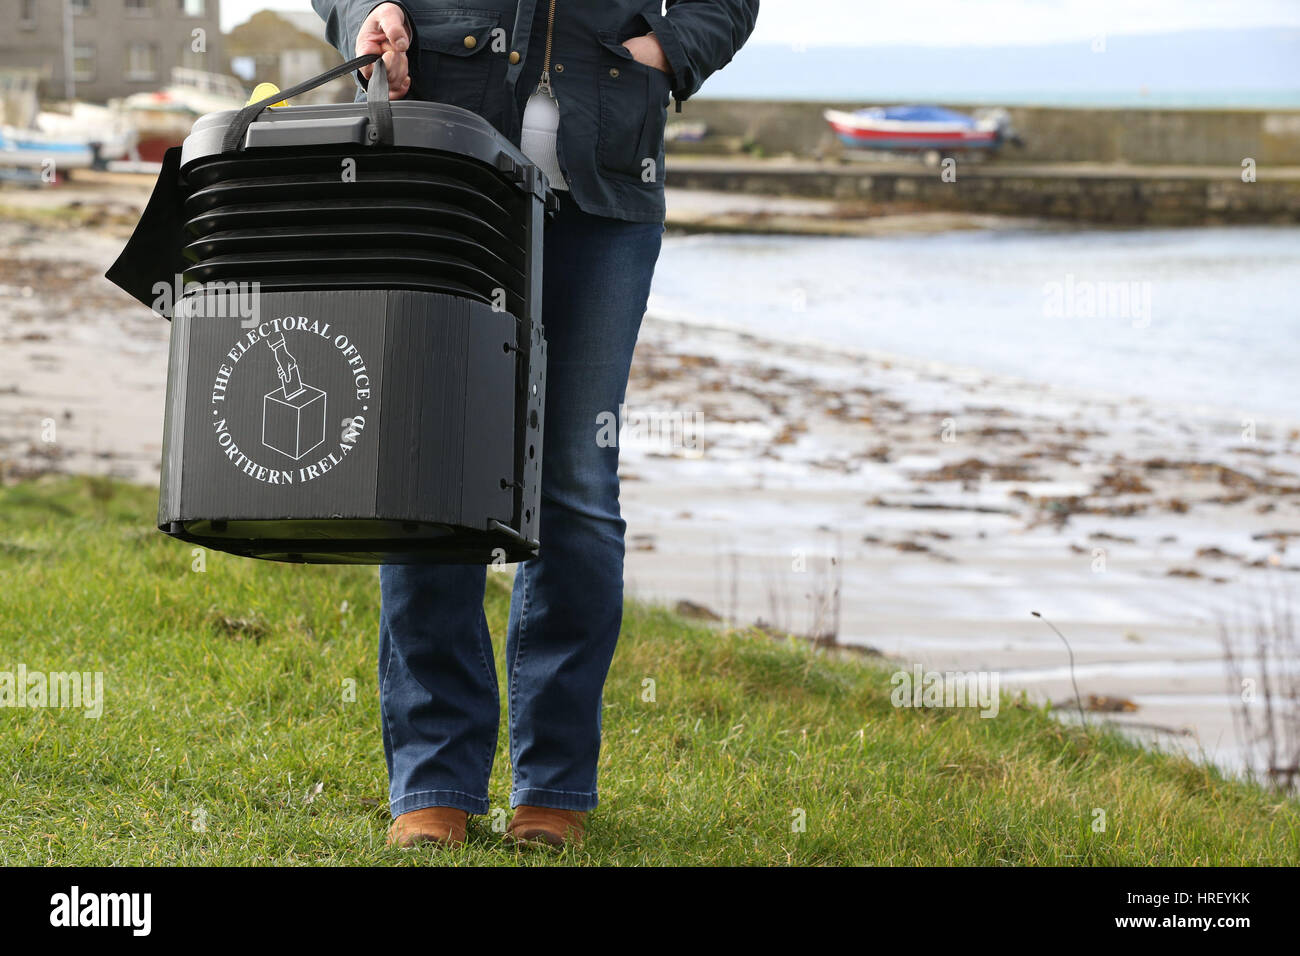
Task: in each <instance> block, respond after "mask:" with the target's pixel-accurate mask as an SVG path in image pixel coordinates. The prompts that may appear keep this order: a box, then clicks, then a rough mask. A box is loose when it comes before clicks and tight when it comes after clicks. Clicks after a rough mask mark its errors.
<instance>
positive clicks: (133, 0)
mask: <svg viewBox="0 0 1300 956" xmlns="http://www.w3.org/2000/svg"><path fill="white" fill-rule="evenodd" d="M126 12H127V13H128V14H130V15H131V16H136V17H141V16H148V15H149V14H150V13H153V0H126Z"/></svg>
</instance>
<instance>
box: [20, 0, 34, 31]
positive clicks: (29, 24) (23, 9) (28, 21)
mask: <svg viewBox="0 0 1300 956" xmlns="http://www.w3.org/2000/svg"><path fill="white" fill-rule="evenodd" d="M18 24H19V26H21V27H22V28H23V29H24V30H34V29H35V28H36V0H22V2H21V3H20V4H18Z"/></svg>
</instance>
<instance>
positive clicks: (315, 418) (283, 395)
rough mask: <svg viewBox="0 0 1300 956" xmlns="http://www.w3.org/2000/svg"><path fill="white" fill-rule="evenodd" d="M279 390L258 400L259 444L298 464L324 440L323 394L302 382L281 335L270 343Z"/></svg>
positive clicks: (324, 397) (270, 392) (294, 361)
mask: <svg viewBox="0 0 1300 956" xmlns="http://www.w3.org/2000/svg"><path fill="white" fill-rule="evenodd" d="M270 346H271V352H272V353H273V354H274V356H275V368H276V374H277V375H278V376H279V379H280V387H279V388H278V389H273V390H272V391H269V392H267V393H266V396H265V397H264V398H263V399H262V444H263V445H265V446H266V447H267V448H270V449H271V450H272V451H278V452H279V453H280V454H282V455H285V456H286V457H288V458H292V459H293V460H294V461H298V460H299V459H300V458H302V457H303V456H304V455H306V454H307V453H308V452H310V451H312V450H313V449H314V448H316V447H317V446H318V445H320V444H321V442H323V441H324V440H325V399H326V396H325V393H324V392H323V391H322V390H321V389H319V388H315V387H314V386H311V385H307V384H305V383H304V382H303V380H302V376H301V374H300V373H299V371H298V361H297V359H295V358H294V357H293V353H292V352H290V351H289V346H288V345H287V344H286V343H285V341H284V336H283V335H281V336H280V337H279V338H278V339H275V340H274V341H271V342H270Z"/></svg>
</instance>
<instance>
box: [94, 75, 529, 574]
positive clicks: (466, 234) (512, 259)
mask: <svg viewBox="0 0 1300 956" xmlns="http://www.w3.org/2000/svg"><path fill="white" fill-rule="evenodd" d="M355 62H356V61H354V64H352V65H353V66H354V65H355ZM372 86H373V84H372ZM288 92H289V91H286V95H287V93H288ZM553 202H554V197H553V194H552V193H550V191H549V189H548V188H547V184H546V181H545V177H544V175H543V174H542V173H541V172H540V170H538V169H537V168H536V167H535V166H534V165H533V164H532V163H531V162H529V161H528V160H527V159H526V158H525V157H524V156H523V154H522V153H520V152H519V150H518V149H516V148H515V147H514V146H513V145H512V144H511V143H510V142H509V141H508V140H506V139H505V138H504V137H502V136H501V135H500V134H499V133H498V132H497V131H496V130H494V129H493V128H492V127H491V126H490V125H489V124H487V123H486V122H485V121H484V120H482V119H481V118H479V117H478V116H476V115H474V114H472V113H469V112H467V111H465V110H462V109H458V108H456V107H452V106H447V105H443V104H438V103H428V102H393V103H388V102H387V101H386V100H385V99H382V98H380V99H379V100H378V102H376V100H375V98H373V97H372V101H371V102H369V103H358V104H332V105H322V106H289V107H280V108H269V109H268V108H264V107H261V108H259V107H253V108H249V109H245V110H243V111H231V112H226V113H214V114H210V115H207V116H204V117H202V118H200V119H199V120H198V121H197V122H196V123H195V125H194V127H193V130H192V131H191V133H190V135H189V137H188V138H187V139H186V140H185V143H184V146H183V147H181V148H180V149H179V150H178V151H173V153H172V154H169V156H168V162H167V163H165V164H164V170H163V174H162V176H160V179H159V185H158V187H157V188H156V190H155V194H154V197H153V198H152V199H151V201H150V205H149V208H148V209H147V210H146V212H145V216H144V218H143V219H142V221H141V224H140V226H139V227H138V228H137V231H136V234H135V235H134V236H133V237H132V241H131V244H130V245H128V247H127V250H126V251H125V252H124V253H123V256H122V257H121V258H120V259H119V261H118V263H117V264H115V265H114V267H113V269H112V270H110V272H109V278H110V279H112V280H113V281H115V282H117V283H118V284H119V285H121V286H122V287H123V288H126V289H127V290H128V291H130V292H132V293H133V294H135V295H136V296H137V298H140V299H141V300H142V301H148V296H149V295H153V301H152V302H151V304H152V305H153V306H154V308H155V309H156V310H158V311H160V312H162V313H163V314H164V315H166V316H167V317H168V318H170V319H171V341H170V357H169V366H168V379H167V395H166V409H165V416H164V434H163V458H162V466H161V480H160V492H159V505H158V527H159V528H160V529H161V530H162V531H164V532H166V533H167V534H170V535H173V536H174V537H177V538H180V539H183V540H185V541H189V542H193V543H195V544H199V545H202V546H205V547H211V548H216V549H219V550H222V551H228V552H231V553H234V554H240V555H245V556H248V557H256V558H268V559H274V560H281V561H299V562H321V563H324V562H338V563H444V562H454V563H484V564H486V563H499V562H502V561H519V560H525V559H527V558H529V557H532V556H534V555H536V554H537V553H538V549H539V547H540V542H539V540H538V530H537V529H538V523H539V522H538V505H539V500H540V488H541V463H542V430H543V421H544V417H543V416H544V400H545V386H546V382H545V376H546V341H545V337H544V334H543V329H542V324H541V280H542V276H541V264H542V236H543V224H544V222H545V218H546V216H547V215H548V210H549V208H552V207H553ZM169 269H170V270H172V271H171V272H169ZM151 279H152V280H153V281H152V282H150V280H151ZM168 282H172V283H173V284H174V287H175V293H176V294H175V295H174V296H173V297H172V301H171V302H170V303H167V302H163V303H162V305H161V306H160V305H159V297H158V293H159V292H161V291H163V289H164V286H165V285H166V284H167V283H168ZM163 298H164V299H165V298H166V297H165V296H164V297H163Z"/></svg>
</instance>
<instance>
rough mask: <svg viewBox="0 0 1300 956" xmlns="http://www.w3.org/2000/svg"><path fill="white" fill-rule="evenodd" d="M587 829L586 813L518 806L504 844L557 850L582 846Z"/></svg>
mask: <svg viewBox="0 0 1300 956" xmlns="http://www.w3.org/2000/svg"><path fill="white" fill-rule="evenodd" d="M586 829H587V814H586V812H585V811H583V810H556V809H555V808H554V807H530V806H525V805H520V806H519V807H517V808H515V815H514V816H513V817H511V818H510V825H509V826H508V827H507V828H506V841H507V842H509V843H519V844H523V845H526V846H549V847H552V848H553V849H556V850H558V849H561V848H562V847H563V846H565V844H569V845H571V846H581V845H582V837H583V834H584V832H585V831H586Z"/></svg>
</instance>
